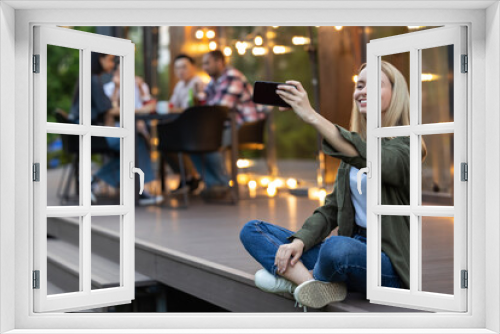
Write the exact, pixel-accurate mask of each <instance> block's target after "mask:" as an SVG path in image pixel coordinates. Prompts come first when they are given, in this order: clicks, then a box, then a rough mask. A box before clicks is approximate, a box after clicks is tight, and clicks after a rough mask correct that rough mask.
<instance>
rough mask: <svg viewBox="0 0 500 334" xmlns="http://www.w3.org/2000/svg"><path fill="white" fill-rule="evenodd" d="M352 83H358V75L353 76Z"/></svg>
mask: <svg viewBox="0 0 500 334" xmlns="http://www.w3.org/2000/svg"><path fill="white" fill-rule="evenodd" d="M352 81H354V82H355V83H356V82H358V76H357V75H355V76H353V77H352Z"/></svg>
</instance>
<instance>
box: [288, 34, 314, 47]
mask: <svg viewBox="0 0 500 334" xmlns="http://www.w3.org/2000/svg"><path fill="white" fill-rule="evenodd" d="M310 42H311V39H309V38H308V37H303V36H293V38H292V43H293V44H294V45H306V44H309V43H310Z"/></svg>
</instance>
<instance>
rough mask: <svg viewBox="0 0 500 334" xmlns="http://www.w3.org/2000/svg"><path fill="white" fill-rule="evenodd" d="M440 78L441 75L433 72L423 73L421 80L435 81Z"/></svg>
mask: <svg viewBox="0 0 500 334" xmlns="http://www.w3.org/2000/svg"><path fill="white" fill-rule="evenodd" d="M437 79H439V75H436V74H432V73H422V76H421V80H422V81H435V80H437Z"/></svg>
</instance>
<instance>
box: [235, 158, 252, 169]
mask: <svg viewBox="0 0 500 334" xmlns="http://www.w3.org/2000/svg"><path fill="white" fill-rule="evenodd" d="M236 166H237V167H238V168H248V167H250V166H251V163H250V160H248V159H238V161H236Z"/></svg>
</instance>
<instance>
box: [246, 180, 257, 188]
mask: <svg viewBox="0 0 500 334" xmlns="http://www.w3.org/2000/svg"><path fill="white" fill-rule="evenodd" d="M248 188H250V189H252V190H253V189H256V188H257V182H255V181H254V180H251V181H250V182H248Z"/></svg>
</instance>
